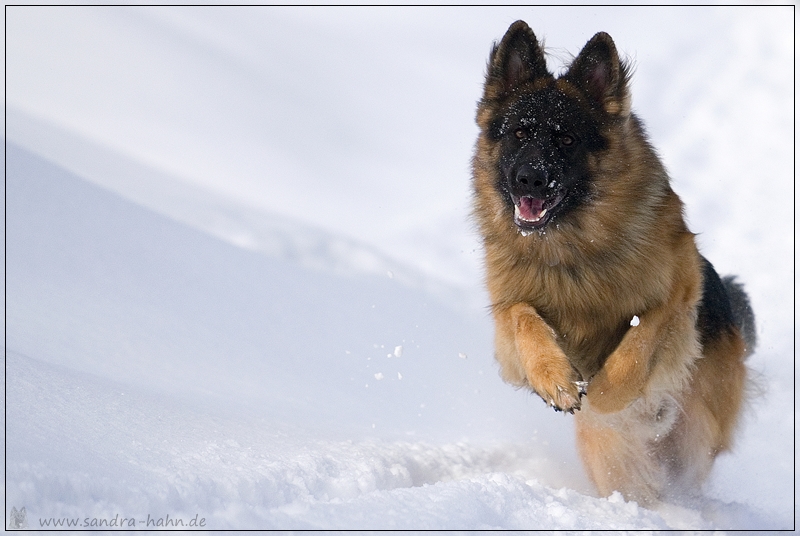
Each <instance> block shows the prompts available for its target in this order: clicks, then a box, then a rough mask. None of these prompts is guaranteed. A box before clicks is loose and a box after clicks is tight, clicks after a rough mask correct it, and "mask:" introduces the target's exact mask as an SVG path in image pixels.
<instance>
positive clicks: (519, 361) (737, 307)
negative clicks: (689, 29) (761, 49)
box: [473, 21, 755, 504]
mask: <svg viewBox="0 0 800 536" xmlns="http://www.w3.org/2000/svg"><path fill="white" fill-rule="evenodd" d="M628 86H629V68H628V66H627V65H626V63H624V62H622V61H620V58H619V56H618V54H617V50H616V47H615V46H614V42H613V41H612V40H611V37H610V36H609V35H608V34H606V33H602V32H601V33H598V34H597V35H595V36H594V37H593V38H592V39H591V40H590V41H589V42H588V43H587V44H586V46H585V47H584V48H583V50H582V51H581V52H580V54H578V56H577V57H576V58H575V59H574V60H573V61H572V63H571V64H570V66H569V67H568V69H567V71H566V72H565V73H564V74H563V75H561V76H559V77H554V76H553V74H551V73H550V72H549V71H548V70H547V66H546V63H545V58H544V54H543V50H542V48H541V46H540V45H539V42H538V41H537V39H536V36H535V35H534V34H533V32H532V31H531V29H530V28H529V27H528V25H527V24H525V23H524V22H523V21H518V22H515V23H514V24H512V25H511V27H510V28H509V30H508V32H507V33H506V35H505V36H504V37H503V39H502V41H501V42H500V43H499V44H497V43H495V44H494V46H493V48H492V51H491V55H490V58H489V63H488V68H487V74H486V82H485V86H484V91H483V97H482V98H481V100H480V101H479V103H478V111H477V123H478V126H479V127H480V134H479V137H478V141H477V144H476V149H475V156H474V158H473V188H474V217H475V219H476V221H477V224H478V227H479V230H480V233H481V235H482V239H483V246H484V249H485V264H486V266H485V268H486V282H487V286H488V290H489V294H490V298H491V302H492V303H491V308H492V314H493V317H494V322H495V353H496V358H497V360H498V362H499V363H500V368H501V374H502V376H503V378H504V379H505V380H506V381H507V382H509V383H511V384H513V385H516V386H526V387H529V388H530V389H532V390H533V391H534V392H536V393H537V394H538V395H539V396H541V397H542V398H543V399H544V401H545V402H546V403H547V404H548V405H549V406H552V407H553V408H555V409H556V410H561V411H566V412H569V413H573V412H576V413H575V425H576V431H577V441H578V449H579V451H580V454H581V457H582V459H583V463H584V465H585V468H586V470H587V472H588V474H589V477H590V479H591V480H592V481H593V482H594V484H595V485H596V487H597V488H598V491H599V492H600V493H601V494H603V495H605V496H607V495H609V494H610V493H611V492H613V491H615V490H617V491H619V492H621V493H622V494H623V495H624V496H625V498H626V499H628V500H637V501H639V502H641V503H644V504H650V503H654V502H656V501H660V500H662V499H664V498H667V497H678V496H680V495H682V494H684V493H687V492H693V490H697V489H698V488H699V486H700V484H701V483H702V482H703V480H704V479H705V477H706V476H707V475H708V473H709V471H710V469H711V465H712V463H713V461H714V458H715V457H716V455H717V454H718V453H720V452H722V451H724V450H726V449H728V448H730V446H731V440H732V434H733V431H734V429H735V427H736V423H737V419H738V416H739V413H740V410H741V408H742V404H743V399H744V392H745V383H746V376H747V370H746V368H745V365H744V360H745V358H746V357H747V356H748V355H749V354H750V353H751V352H752V351H753V348H754V345H755V328H754V317H753V313H752V310H751V308H750V305H749V301H748V298H747V295H746V294H745V292H744V290H743V289H742V287H741V285H739V284H738V283H736V282H735V281H734V279H733V278H732V277H727V278H725V279H721V278H720V277H719V275H717V273H716V271H715V270H714V268H713V266H712V265H711V264H710V263H709V262H708V261H707V260H706V259H705V258H704V257H703V256H702V255H700V253H699V252H698V250H697V247H696V245H695V241H694V235H693V234H692V233H691V232H689V230H688V229H687V226H686V223H685V222H684V219H683V206H682V203H681V201H680V199H679V198H678V196H677V195H676V194H675V192H673V190H672V188H671V187H670V181H669V177H668V175H667V172H666V170H665V169H664V166H663V165H662V163H661V161H660V160H659V158H658V156H657V155H656V153H655V151H654V149H653V148H652V146H651V145H650V143H649V142H648V139H647V136H646V135H645V132H644V129H643V126H642V123H641V122H640V121H639V119H638V118H637V117H636V115H634V114H633V113H632V112H631V98H630V94H629V89H628ZM584 395H585V396H584ZM578 410H580V411H578Z"/></svg>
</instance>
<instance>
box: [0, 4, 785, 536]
mask: <svg viewBox="0 0 800 536" xmlns="http://www.w3.org/2000/svg"><path fill="white" fill-rule="evenodd" d="M687 10H688V11H687ZM522 11H523V12H521V10H518V9H503V10H493V9H478V8H475V9H469V10H455V9H451V10H446V9H445V10H441V9H438V10H419V9H385V10H384V9H355V8H351V9H328V10H326V9H323V10H319V11H315V10H304V9H273V8H194V9H190V8H171V9H166V8H89V7H86V8H32V7H28V8H25V7H10V8H7V10H6V16H7V19H6V32H7V33H6V43H7V45H6V46H7V49H6V54H7V70H6V76H7V79H6V83H7V100H8V105H9V106H8V109H7V110H6V112H5V114H6V116H5V118H6V127H7V130H6V135H7V139H6V142H5V159H6V205H5V207H4V210H5V221H6V233H5V237H4V238H5V244H4V245H5V251H6V273H5V277H6V286H5V293H6V294H5V301H6V330H5V337H6V338H5V340H4V347H5V358H6V367H5V374H6V376H5V379H6V382H5V388H6V391H5V397H6V413H5V418H6V421H5V424H6V436H5V440H6V467H5V476H6V488H5V494H6V495H5V504H6V515H5V518H6V522H8V519H9V512H10V511H11V508H12V507H15V508H17V509H20V508H22V507H25V509H26V516H27V524H28V528H32V529H40V528H44V527H45V525H46V524H48V523H49V524H50V525H49V526H50V527H53V526H54V524H55V523H61V525H60V527H63V528H67V526H68V525H69V524H72V525H71V527H72V528H84V527H86V528H91V527H92V526H97V525H99V524H101V523H104V522H105V523H106V526H108V524H109V523H111V522H114V520H116V522H117V527H119V526H120V524H121V523H122V522H121V521H120V520H121V519H124V520H126V521H125V522H124V523H125V525H123V526H121V527H120V528H137V529H146V528H160V526H158V525H156V524H155V523H157V522H161V523H162V525H163V523H164V522H165V520H166V519H167V516H169V519H171V520H172V521H173V522H175V520H181V521H183V522H185V523H188V522H189V521H191V520H203V523H204V524H203V528H207V529H228V528H238V529H393V528H396V529H509V528H513V529H554V530H555V529H559V530H569V529H630V530H635V529H650V530H659V529H664V530H666V529H676V528H677V529H751V530H752V529H762V530H763V529H791V528H792V527H793V526H794V522H795V519H794V509H795V504H794V482H795V471H794V453H793V445H794V410H795V401H794V392H793V388H794V368H793V346H794V340H793V331H794V322H793V297H792V296H793V292H792V289H793V285H794V279H793V272H792V262H793V231H794V229H793V227H792V221H793V220H792V216H793V201H794V200H793V199H792V196H791V195H790V194H789V192H793V191H794V190H793V177H792V165H793V162H792V159H791V158H792V157H791V155H792V128H793V125H792V119H791V118H792V114H791V109H792V106H793V103H792V100H791V99H792V92H791V89H792V74H791V73H792V64H791V58H792V48H791V44H792V35H793V34H792V33H791V32H792V31H793V30H792V21H791V17H790V16H789V17H787V14H789V13H792V11H791V8H788V10H787V9H786V8H772V10H770V9H768V8H733V9H727V10H725V9H701V8H673V9H656V8H643V9H634V10H610V9H601V8H598V9H597V10H590V9H583V10H581V9H575V8H564V9H541V10H539V9H527V10H522ZM688 15H690V16H689V17H688V18H687V16H688ZM516 18H526V19H528V21H529V22H530V23H531V24H532V25H533V26H534V29H535V30H536V31H537V33H542V34H543V35H544V36H545V37H548V36H553V39H552V40H549V39H548V42H549V43H550V44H552V43H553V42H554V41H555V42H557V43H558V45H559V46H561V45H562V44H563V46H565V47H569V50H570V51H572V52H576V51H577V49H578V48H579V47H580V46H581V45H582V44H583V42H585V40H586V39H588V38H589V37H591V35H592V34H593V33H594V32H595V31H598V30H606V31H609V32H610V33H612V35H614V37H615V39H617V41H618V46H620V47H621V48H623V49H624V50H628V51H631V53H634V52H635V53H636V59H637V61H638V65H639V69H638V70H637V75H636V76H637V78H636V82H635V84H636V85H635V87H634V105H635V106H636V107H637V110H639V112H640V115H641V116H643V117H644V119H645V121H646V123H647V124H648V125H651V132H652V133H653V137H654V142H655V144H656V146H658V147H659V148H660V149H661V152H662V154H663V155H664V158H665V160H666V162H667V165H668V168H669V169H670V170H671V171H672V172H673V174H674V175H675V176H676V177H678V178H679V179H676V181H675V187H676V189H677V190H678V192H679V194H681V196H682V197H683V199H684V201H685V202H686V205H687V217H688V219H689V221H690V226H691V227H692V229H693V230H696V231H698V232H701V234H700V235H699V237H698V240H699V243H700V245H701V247H702V248H703V252H704V254H705V255H706V256H708V257H709V258H710V259H711V260H712V262H714V263H715V265H716V266H717V267H718V268H719V269H720V271H721V272H722V273H737V274H738V275H739V276H740V280H741V281H742V282H744V283H745V285H746V287H747V289H748V291H749V293H750V295H751V298H752V301H753V305H754V308H755V311H756V315H757V325H758V335H759V339H760V345H759V348H758V349H757V352H756V354H755V355H753V356H752V357H751V359H750V364H751V366H752V368H753V370H754V378H755V379H756V380H757V382H756V387H757V388H755V389H754V394H753V397H752V400H751V402H750V404H749V407H748V409H747V411H746V414H745V417H744V419H743V423H742V426H741V430H740V434H739V438H738V441H737V444H736V447H735V450H734V451H733V452H732V453H730V454H725V455H724V456H721V457H720V459H719V460H718V462H717V464H716V466H715V468H714V470H713V473H712V475H711V478H710V481H709V482H708V484H707V486H706V487H705V489H704V490H703V492H702V495H701V496H699V497H694V498H687V499H686V500H685V501H683V502H682V503H681V504H663V505H659V506H658V507H656V508H654V509H652V510H648V509H645V508H642V507H641V506H639V505H637V504H635V503H627V502H625V501H624V500H623V499H622V498H621V497H620V496H619V495H618V494H614V495H612V496H611V497H598V496H597V495H596V492H595V491H594V490H593V489H592V487H591V486H590V484H589V483H588V481H587V480H586V477H585V476H584V474H583V471H582V469H581V467H580V462H579V460H578V457H577V454H576V452H575V446H574V439H573V432H572V422H571V417H570V416H567V415H561V414H555V413H553V412H552V411H549V410H547V409H546V408H545V406H544V404H543V403H542V402H541V400H539V399H538V398H537V397H535V396H533V395H531V394H529V393H526V392H524V391H516V390H514V389H512V388H511V387H509V386H507V385H504V384H503V383H502V382H501V380H500V379H499V377H498V375H497V369H496V366H495V364H494V362H493V359H492V325H491V321H490V318H489V315H488V314H487V310H486V298H485V295H484V294H483V291H482V290H481V282H480V251H479V248H478V246H477V241H476V239H475V236H474V232H473V230H472V227H471V224H470V223H469V221H468V218H467V215H468V210H469V209H468V202H469V201H468V200H469V179H468V165H469V156H470V151H471V144H472V141H471V140H472V138H473V137H474V134H475V129H474V125H473V123H472V114H473V112H474V103H475V100H476V99H477V97H478V95H479V90H480V78H481V75H482V71H483V66H484V62H485V59H486V58H485V57H486V54H487V53H488V47H489V44H490V43H491V40H492V39H496V38H499V37H500V36H501V35H502V32H503V31H504V30H505V28H506V27H507V26H508V24H509V23H510V22H512V21H513V20H515V19H516ZM410 36H413V37H410ZM712 37H713V38H712ZM623 43H624V44H623ZM787 43H788V44H787ZM555 52H556V53H557V54H561V55H562V56H565V54H563V53H560V52H559V50H558V49H555ZM554 68H557V66H555V65H554ZM637 99H641V100H637ZM637 103H640V105H639V106H637ZM650 118H653V121H652V122H650ZM148 521H151V522H152V524H150V525H148ZM131 523H133V525H131Z"/></svg>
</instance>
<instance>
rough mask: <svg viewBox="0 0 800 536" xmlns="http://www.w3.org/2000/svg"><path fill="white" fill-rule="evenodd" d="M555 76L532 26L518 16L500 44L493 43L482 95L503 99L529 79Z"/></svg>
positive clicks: (492, 98)
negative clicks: (548, 65)
mask: <svg viewBox="0 0 800 536" xmlns="http://www.w3.org/2000/svg"><path fill="white" fill-rule="evenodd" d="M552 77H553V75H552V73H550V72H549V71H548V70H547V62H546V61H545V59H544V52H543V50H542V47H541V46H539V41H537V39H536V36H535V35H534V34H533V30H531V29H530V27H529V26H528V25H527V24H525V21H521V20H518V21H517V22H515V23H514V24H512V25H511V26H510V27H509V28H508V31H507V32H506V35H504V36H503V39H502V40H501V41H500V44H497V43H495V45H494V46H493V47H492V53H491V55H490V56H489V65H488V67H487V72H486V83H485V85H484V88H483V98H484V99H486V100H494V99H502V98H505V97H507V96H508V95H510V94H511V93H512V92H513V91H514V90H515V89H516V88H518V87H519V86H520V85H522V84H524V83H526V82H530V81H532V80H536V79H537V78H552Z"/></svg>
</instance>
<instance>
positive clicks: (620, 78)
mask: <svg viewBox="0 0 800 536" xmlns="http://www.w3.org/2000/svg"><path fill="white" fill-rule="evenodd" d="M563 78H564V79H565V80H567V81H569V82H571V83H572V84H573V85H575V86H576V87H578V88H579V89H580V90H581V91H582V92H583V94H584V95H586V97H587V98H588V99H589V102H590V103H591V104H592V106H593V107H594V106H596V107H598V108H601V109H603V110H604V111H605V112H606V113H607V114H609V115H613V116H618V117H625V116H627V115H629V114H630V111H631V98H630V92H629V90H628V79H629V69H628V66H627V65H626V64H625V63H624V62H622V61H620V59H619V55H618V54H617V47H616V46H614V41H613V40H612V39H611V36H610V35H608V34H607V33H605V32H599V33H597V34H595V36H594V37H592V38H591V39H590V40H589V42H588V43H586V46H584V47H583V50H581V52H580V54H578V57H577V58H575V60H574V61H573V62H572V65H570V68H569V70H568V71H567V73H566V74H565V75H564V76H563Z"/></svg>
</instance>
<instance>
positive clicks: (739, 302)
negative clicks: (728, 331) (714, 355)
mask: <svg viewBox="0 0 800 536" xmlns="http://www.w3.org/2000/svg"><path fill="white" fill-rule="evenodd" d="M722 284H723V285H724V286H725V291H726V292H727V294H728V301H729V302H730V304H731V311H732V312H733V319H734V322H736V326H737V327H738V328H739V332H740V333H741V334H742V337H743V338H744V342H745V344H746V345H747V351H746V353H745V357H747V356H749V355H750V354H752V353H753V351H754V350H755V348H756V316H755V314H754V313H753V308H752V307H751V306H750V298H749V297H748V296H747V293H746V292H745V291H744V285H742V284H741V283H739V282H738V281H736V277H735V276H732V275H729V276H726V277H723V278H722Z"/></svg>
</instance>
